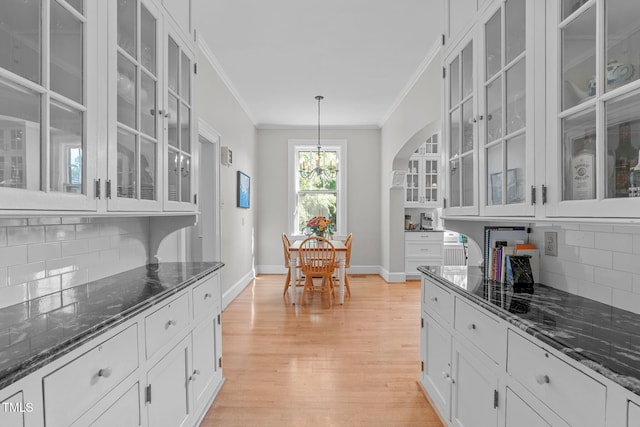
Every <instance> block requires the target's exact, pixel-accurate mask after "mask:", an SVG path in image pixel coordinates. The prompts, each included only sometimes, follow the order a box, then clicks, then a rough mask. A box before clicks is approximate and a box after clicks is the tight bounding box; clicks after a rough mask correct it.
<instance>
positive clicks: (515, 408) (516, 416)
mask: <svg viewBox="0 0 640 427" xmlns="http://www.w3.org/2000/svg"><path fill="white" fill-rule="evenodd" d="M505 412H506V420H507V422H506V424H505V425H507V426H522V425H526V426H527V427H551V425H550V424H549V423H548V422H546V421H545V420H544V418H542V417H541V416H540V415H539V414H538V413H537V412H536V411H534V410H533V409H531V407H530V406H529V405H528V404H527V403H526V402H525V401H524V400H522V399H521V398H520V396H518V395H517V394H515V393H514V392H513V391H511V389H510V388H509V387H507V396H506V409H505ZM525 423H526V424H525Z"/></svg>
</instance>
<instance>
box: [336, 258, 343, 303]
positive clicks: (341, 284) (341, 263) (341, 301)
mask: <svg viewBox="0 0 640 427" xmlns="http://www.w3.org/2000/svg"><path fill="white" fill-rule="evenodd" d="M344 265H345V259H344V258H343V257H340V263H339V267H338V275H339V277H340V287H339V293H340V300H339V301H340V305H342V304H344V276H345V267H344Z"/></svg>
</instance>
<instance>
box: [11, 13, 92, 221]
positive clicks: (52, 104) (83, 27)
mask: <svg viewBox="0 0 640 427" xmlns="http://www.w3.org/2000/svg"><path fill="white" fill-rule="evenodd" d="M0 17H1V18H0V21H2V23H1V25H0V209H2V210H33V209H43V206H46V209H47V210H79V211H95V210H96V209H97V206H98V200H97V198H96V197H95V196H96V193H95V184H94V182H95V178H96V164H95V158H96V157H95V146H94V145H93V141H94V140H95V136H96V135H95V129H96V126H95V123H96V120H97V117H96V111H95V105H96V92H95V87H94V86H92V85H91V84H89V82H88V76H90V75H94V74H95V73H96V66H95V61H94V59H95V55H96V52H95V51H96V40H97V32H96V31H97V27H96V20H97V13H96V5H95V4H94V2H89V1H87V2H83V1H82V0H75V1H71V0H67V1H64V0H31V1H2V2H0Z"/></svg>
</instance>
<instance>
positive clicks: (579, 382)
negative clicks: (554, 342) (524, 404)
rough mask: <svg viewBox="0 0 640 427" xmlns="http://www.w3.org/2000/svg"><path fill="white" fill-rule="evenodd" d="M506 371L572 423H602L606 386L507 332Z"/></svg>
mask: <svg viewBox="0 0 640 427" xmlns="http://www.w3.org/2000/svg"><path fill="white" fill-rule="evenodd" d="M507 346H508V350H507V372H508V373H509V374H510V375H511V376H512V377H513V378H515V379H516V380H517V381H519V382H520V383H521V384H522V385H523V386H524V387H525V388H527V389H528V390H529V391H530V392H531V393H533V394H534V395H535V396H536V397H538V398H539V399H540V400H541V401H542V402H543V403H544V404H546V405H547V406H548V407H549V408H551V410H553V411H554V412H555V413H557V414H558V415H559V416H560V417H561V418H563V419H564V420H565V421H567V423H569V424H570V425H573V426H581V427H587V426H593V427H599V426H603V425H605V402H606V395H607V389H606V387H605V386H604V385H603V384H601V383H599V382H597V381H596V380H594V379H593V378H591V377H589V376H587V375H586V374H584V373H582V372H580V371H579V370H577V369H575V368H573V367H572V366H570V365H569V364H567V363H565V362H563V361H562V360H560V359H558V358H557V357H555V356H554V355H552V354H550V353H549V352H547V351H546V350H544V349H543V348H541V347H539V346H538V345H536V344H534V343H532V342H531V341H529V340H527V339H526V338H524V337H522V336H520V335H519V334H517V333H515V332H513V331H509V335H508V344H507Z"/></svg>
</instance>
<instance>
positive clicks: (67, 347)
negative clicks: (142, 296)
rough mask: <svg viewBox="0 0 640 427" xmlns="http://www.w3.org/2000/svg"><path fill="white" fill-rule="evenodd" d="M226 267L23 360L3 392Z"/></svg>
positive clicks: (5, 376) (0, 383)
mask: <svg viewBox="0 0 640 427" xmlns="http://www.w3.org/2000/svg"><path fill="white" fill-rule="evenodd" d="M223 266H224V263H221V262H219V263H216V264H215V265H213V266H212V267H211V268H208V269H207V270H204V271H202V272H200V273H198V274H196V275H195V276H193V277H191V278H189V279H187V280H185V281H184V282H182V283H180V284H179V285H177V286H174V287H173V288H170V289H167V290H165V291H164V292H162V293H160V294H157V295H154V296H152V297H150V298H148V299H147V300H145V301H144V302H142V303H140V304H138V305H136V306H133V307H131V308H129V309H128V310H126V311H123V312H122V313H120V314H119V315H117V316H113V317H111V318H110V319H107V320H105V321H103V322H101V323H99V324H97V325H94V326H93V327H91V328H89V329H87V330H85V331H83V332H82V333H80V334H78V335H76V336H74V337H71V338H69V339H68V340H66V341H64V342H62V343H60V344H58V345H56V346H55V347H51V348H48V349H47V350H45V351H43V352H41V353H39V354H37V355H35V356H33V357H31V358H29V359H26V360H25V361H23V362H22V363H21V364H19V365H17V366H16V367H15V368H14V369H12V370H11V371H10V372H4V373H2V377H1V378H0V390H2V389H4V388H5V387H8V386H9V385H11V384H13V383H15V382H17V381H18V380H20V379H22V378H24V377H26V376H27V375H29V374H31V373H33V372H35V371H37V370H38V369H40V368H42V367H44V366H46V365H48V364H49V363H51V362H53V361H54V360H56V359H58V358H60V357H62V356H64V355H65V354H67V353H70V352H71V351H73V350H75V349H76V348H78V347H80V346H82V345H84V344H86V343H87V342H89V341H91V340H93V339H94V338H97V337H99V336H100V335H102V334H103V333H105V332H107V331H109V330H110V329H113V328H115V327H116V326H118V325H121V324H123V323H125V322H126V321H127V320H130V319H132V318H134V317H135V316H137V315H138V314H140V313H142V312H143V311H145V310H147V309H148V308H150V307H153V306H154V305H157V304H159V303H161V302H163V301H165V300H167V299H168V298H170V297H171V296H173V295H175V294H177V293H179V292H181V291H182V290H183V289H185V288H187V287H189V286H191V285H192V284H194V283H195V282H197V281H198V280H200V279H202V278H204V277H206V276H208V275H210V274H211V273H213V272H214V271H218V270H219V269H221V268H222V267H223Z"/></svg>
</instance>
